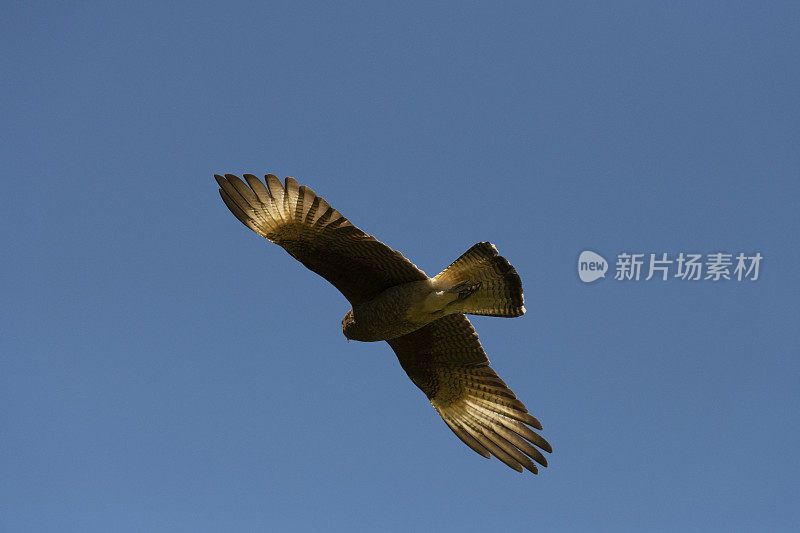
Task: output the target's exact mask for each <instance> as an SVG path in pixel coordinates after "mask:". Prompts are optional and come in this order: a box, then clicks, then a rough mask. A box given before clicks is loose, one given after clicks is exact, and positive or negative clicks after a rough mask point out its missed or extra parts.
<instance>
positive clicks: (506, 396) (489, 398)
mask: <svg viewBox="0 0 800 533" xmlns="http://www.w3.org/2000/svg"><path fill="white" fill-rule="evenodd" d="M387 342H388V343H389V345H390V346H391V347H392V349H393V350H394V352H395V353H396V354H397V358H398V359H399V360H400V365H401V366H402V367H403V370H405V371H406V373H407V374H408V377H410V378H411V381H413V382H414V384H415V385H416V386H417V387H419V388H420V389H421V390H422V392H424V393H425V394H426V395H427V396H428V399H429V400H430V402H431V404H432V405H433V408H434V409H436V412H438V413H439V415H440V416H441V417H442V419H443V420H444V421H445V423H446V424H447V425H448V426H449V427H450V429H451V430H453V433H455V434H456V436H457V437H458V438H459V439H461V440H462V441H463V442H464V444H466V445H467V446H469V447H470V448H472V449H473V450H475V451H476V452H477V453H479V454H481V455H483V456H484V457H486V458H489V457H491V456H492V455H494V456H495V457H497V458H498V459H500V460H501V461H503V462H504V463H505V464H507V465H508V466H510V467H511V468H513V469H514V470H517V471H519V472H522V468H523V467H525V468H527V469H528V470H530V471H531V472H533V473H534V474H536V473H538V469H537V467H536V465H535V464H534V461H536V462H537V463H539V464H540V465H542V466H547V460H546V459H545V457H544V455H542V453H541V452H540V451H539V450H538V449H537V448H536V447H535V446H534V445H536V446H538V447H539V448H541V449H542V450H544V451H546V452H552V451H553V449H552V448H551V447H550V444H548V442H547V441H546V440H544V439H543V438H542V437H541V436H540V435H538V434H537V433H535V432H534V431H533V430H532V429H531V428H529V427H528V426H532V427H534V428H536V429H539V430H541V429H542V425H541V424H540V423H539V421H538V420H536V418H534V417H533V416H531V415H530V414H528V410H527V409H526V408H525V406H524V405H523V404H522V402H520V401H519V400H518V399H517V397H516V396H515V395H514V393H513V392H511V389H509V388H508V387H507V386H506V384H505V383H504V382H503V380H502V379H500V378H499V377H498V376H497V374H495V372H494V370H492V369H491V368H490V367H489V360H488V359H487V358H486V352H484V351H483V347H481V343H480V341H479V340H478V334H477V333H475V328H473V327H472V324H470V322H469V320H468V319H467V317H466V316H464V315H448V316H446V317H443V318H440V319H439V320H436V321H435V322H431V323H430V324H428V325H427V326H425V327H423V328H420V329H418V330H417V331H414V332H413V333H409V334H408V335H404V336H402V337H398V338H396V339H392V340H389V341H387Z"/></svg>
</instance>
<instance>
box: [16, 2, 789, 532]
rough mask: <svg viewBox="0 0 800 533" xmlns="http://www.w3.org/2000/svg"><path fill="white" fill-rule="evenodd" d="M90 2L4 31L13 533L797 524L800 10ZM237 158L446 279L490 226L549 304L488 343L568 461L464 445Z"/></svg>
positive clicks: (529, 285) (39, 8)
mask: <svg viewBox="0 0 800 533" xmlns="http://www.w3.org/2000/svg"><path fill="white" fill-rule="evenodd" d="M73 4H74V3H55V2H52V3H28V2H5V3H4V6H3V15H2V17H0V44H1V45H2V55H1V56H0V57H1V58H2V59H1V61H2V63H1V64H0V67H1V69H0V70H2V73H3V74H2V81H0V110H1V114H2V121H0V124H1V125H2V127H1V128H0V132H2V143H0V154H2V162H3V165H4V174H5V176H6V178H5V180H4V189H3V191H4V192H3V197H4V200H5V201H4V206H3V209H2V212H1V213H0V218H2V225H3V238H2V241H0V254H2V257H3V261H2V262H1V263H0V274H1V275H0V283H2V287H0V288H1V289H2V294H3V302H4V303H3V305H2V306H0V334H1V335H0V479H2V482H0V530H3V531H15V532H16V531H80V532H87V531H170V532H175V531H187V532H197V531H259V530H261V531H265V530H268V528H273V529H272V530H277V531H280V530H297V531H313V530H329V531H336V530H340V531H352V530H354V528H360V529H362V530H371V531H409V530H417V531H421V530H433V529H435V530H437V531H478V530H484V531H485V530H489V529H491V530H497V531H523V530H530V529H537V530H541V531H643V530H647V531H676V530H689V531H731V530H774V531H781V530H784V531H785V530H796V528H797V527H798V526H800V510H798V507H797V495H798V493H800V487H799V486H798V485H799V483H798V479H800V460H798V452H797V450H798V447H799V446H800V429H799V428H798V410H800V360H799V359H798V357H799V356H800V353H799V351H798V347H800V333H799V332H798V318H800V312H799V310H798V297H800V290H799V289H800V283H798V279H797V278H798V265H800V252H799V251H798V237H797V235H798V232H799V231H800V217H798V208H800V180H799V178H800V149H798V147H800V98H798V95H800V55H799V53H798V51H799V50H800V7H798V5H797V4H796V3H792V2H770V3H767V4H762V3H757V2H703V3H702V5H698V3H697V2H669V3H667V2H612V3H595V2H577V3H571V2H566V3H565V2H553V3H549V4H538V3H537V4H534V3H529V2H485V3H473V2H467V3H464V2H452V3H430V2H420V3H409V2H404V3H397V2H372V3H370V2H359V3H349V2H344V3H335V5H334V3H325V4H323V3H308V4H298V3H296V2H280V3H276V2H226V3H219V4H208V3H206V4H203V3H197V2H170V3H163V4H158V3H149V4H140V3H130V2H88V3H86V2H82V3H78V5H73ZM214 172H218V173H220V172H233V173H238V174H241V173H243V172H252V173H255V174H259V175H263V174H265V173H266V172H273V173H275V174H278V175H280V176H286V175H290V176H294V177H296V178H297V179H298V180H299V181H300V183H302V184H307V185H309V186H310V187H312V188H313V189H314V190H315V191H316V192H317V193H318V194H320V195H321V196H323V197H324V198H326V199H327V200H328V201H329V202H330V203H331V204H332V205H333V206H334V207H336V208H337V209H339V210H340V211H341V212H342V213H343V214H344V215H345V216H347V217H348V218H350V219H351V220H352V221H353V223H355V224H356V225H358V226H360V227H361V228H363V229H364V230H365V231H367V232H368V233H372V234H374V235H376V236H377V237H378V238H380V239H381V240H383V241H384V242H386V243H387V244H389V245H390V246H392V247H394V248H396V249H399V250H402V251H403V253H404V254H405V255H406V256H408V257H409V258H411V259H412V260H413V261H414V262H415V263H416V264H417V265H419V266H420V268H422V269H423V270H425V271H426V272H427V273H429V274H435V273H437V272H438V271H439V270H440V269H441V268H442V267H444V266H446V265H447V264H449V262H450V261H452V260H453V259H455V258H456V257H457V256H458V255H459V254H461V253H462V252H463V251H465V250H466V249H467V248H468V247H469V246H470V245H472V244H473V243H475V242H478V241H483V240H489V241H491V242H493V243H495V244H496V245H497V247H498V248H499V250H500V251H501V253H502V254H503V255H505V256H506V257H507V258H508V259H509V260H510V261H511V263H512V264H513V265H514V266H516V268H517V270H518V271H519V273H520V275H521V277H522V280H523V283H524V288H525V295H526V304H527V309H528V313H527V314H526V315H525V316H524V317H522V318H519V319H513V320H510V319H499V318H487V317H478V318H476V319H475V320H474V321H473V323H474V324H475V326H476V328H477V330H478V332H479V334H480V335H481V339H482V341H483V344H484V347H485V349H486V351H487V352H488V354H489V358H490V359H491V361H492V363H493V367H494V368H495V370H496V371H497V372H498V373H499V374H500V375H501V376H502V377H503V378H504V379H505V380H506V381H507V382H508V384H509V386H511V388H512V389H513V390H514V391H515V392H516V393H517V395H518V396H519V397H520V399H522V400H523V401H524V402H525V403H526V405H527V406H528V407H529V409H530V410H531V412H533V413H534V414H535V415H536V416H537V417H538V418H539V419H540V420H541V421H542V423H543V424H544V428H545V429H544V432H543V434H544V435H545V436H546V437H547V439H548V440H549V441H550V442H551V443H552V444H553V448H554V453H553V454H552V456H551V457H550V460H551V464H550V467H549V468H547V469H543V470H542V472H541V473H540V475H539V476H532V475H519V474H517V473H515V472H513V471H511V470H510V469H508V468H506V467H505V466H504V465H502V464H501V463H500V462H499V461H497V460H496V459H493V460H491V461H486V460H484V459H482V458H481V457H479V456H478V455H476V454H474V453H473V452H472V451H470V450H469V449H467V448H466V447H465V446H463V445H462V444H461V443H460V442H459V441H457V440H456V438H455V436H453V435H452V434H451V433H450V432H449V430H448V429H447V428H446V426H445V425H444V424H443V423H442V421H441V420H440V419H439V417H438V416H437V415H436V413H435V412H434V411H433V409H432V408H431V407H430V405H429V404H428V402H427V401H426V399H425V397H424V396H423V394H422V393H421V392H420V391H419V390H417V389H416V388H415V387H414V386H413V385H412V384H411V382H410V381H409V380H408V378H407V377H406V376H405V374H404V373H403V371H402V370H401V369H400V366H399V364H398V363H397V360H396V358H395V356H394V355H393V353H392V352H391V350H390V349H389V347H388V346H387V345H386V344H385V343H375V344H362V343H357V342H349V343H348V342H346V341H345V339H344V337H343V335H342V333H341V329H340V319H341V317H342V315H344V313H345V312H346V311H347V309H348V304H347V302H346V301H345V299H344V298H343V297H342V296H341V295H340V294H339V293H338V292H337V291H336V290H335V289H334V288H333V287H332V286H330V285H328V284H327V283H326V282H325V281H324V280H323V279H321V278H319V277H317V276H316V275H314V274H313V273H311V272H309V271H307V270H305V269H304V268H302V267H301V266H300V265H299V264H297V263H296V262H295V261H294V260H293V259H292V258H291V257H289V256H288V255H287V254H286V253H285V252H284V251H283V250H281V249H280V248H278V247H277V246H274V245H272V244H270V243H267V242H266V241H264V240H263V239H260V238H259V237H257V236H256V235H255V234H253V233H252V232H249V231H248V230H247V229H246V228H244V226H242V225H241V224H239V222H237V221H236V220H235V219H234V218H233V217H232V216H231V214H230V213H229V212H228V210H227V209H226V208H225V207H224V205H223V204H222V202H221V201H220V199H219V196H218V194H217V186H216V184H215V183H214V181H213V179H212V173H214ZM585 249H590V250H595V251H597V252H599V253H601V254H603V255H604V256H605V257H607V258H609V259H610V260H612V261H613V260H614V258H615V256H616V254H618V253H620V252H641V253H651V252H653V253H661V252H667V253H670V254H675V253H678V252H681V251H683V252H700V253H703V254H708V253H713V252H719V251H724V252H729V253H738V252H747V253H753V252H756V251H758V252H760V253H761V254H762V255H763V257H764V260H763V263H762V265H761V272H760V279H759V280H758V281H755V282H735V281H723V282H718V283H714V282H712V281H700V282H695V283H691V282H685V281H681V280H674V279H673V280H672V281H668V282H658V281H655V280H651V281H650V282H645V281H639V282H633V281H630V282H621V281H614V280H613V277H607V279H605V280H600V281H597V282H595V283H593V284H584V283H582V282H581V281H580V280H579V279H578V275H577V268H576V260H577V257H578V254H579V253H580V252H581V251H582V250H585Z"/></svg>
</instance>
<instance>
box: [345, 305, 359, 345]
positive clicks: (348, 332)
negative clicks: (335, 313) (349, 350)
mask: <svg viewBox="0 0 800 533" xmlns="http://www.w3.org/2000/svg"><path fill="white" fill-rule="evenodd" d="M342 333H344V336H345V337H347V340H350V339H355V336H356V317H355V316H353V310H352V309H351V310H349V311H348V312H347V314H346V315H344V318H343V319H342Z"/></svg>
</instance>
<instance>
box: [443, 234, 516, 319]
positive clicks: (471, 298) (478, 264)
mask: <svg viewBox="0 0 800 533" xmlns="http://www.w3.org/2000/svg"><path fill="white" fill-rule="evenodd" d="M433 282H434V286H435V287H436V288H437V289H438V290H440V291H441V290H443V291H446V292H451V293H456V294H457V295H458V298H457V299H456V300H455V301H454V302H453V303H452V304H451V305H454V306H457V307H458V309H459V312H461V313H465V314H470V315H489V316H503V317H515V316H521V315H523V314H525V305H524V304H525V302H524V299H523V296H522V281H521V280H520V279H519V275H518V274H517V271H516V270H514V267H513V266H511V265H510V264H509V262H508V261H507V260H506V258H505V257H502V256H500V255H498V252H497V248H495V247H494V245H493V244H492V243H490V242H479V243H478V244H476V245H474V246H473V247H472V248H470V249H469V250H467V251H466V252H464V254H463V255H462V256H461V257H459V258H458V259H456V260H455V261H453V264H451V265H450V266H449V267H447V268H445V269H444V270H443V271H442V272H441V273H440V274H439V275H438V276H436V277H435V278H433Z"/></svg>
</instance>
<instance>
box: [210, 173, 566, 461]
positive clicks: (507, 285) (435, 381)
mask: <svg viewBox="0 0 800 533" xmlns="http://www.w3.org/2000/svg"><path fill="white" fill-rule="evenodd" d="M214 177H215V178H216V180H217V182H218V183H219V186H220V190H219V193H220V195H221V196H222V200H223V201H224V202H225V205H226V206H228V209H230V210H231V212H232V213H233V214H234V215H235V216H236V218H238V219H239V221H240V222H242V224H244V225H245V226H247V227H248V228H250V229H251V230H253V231H254V232H256V233H257V234H259V235H261V236H262V237H264V238H266V239H267V240H269V241H271V242H274V243H275V244H278V245H280V246H281V247H283V248H284V249H285V250H286V251H287V252H289V254H290V255H291V256H292V257H294V258H295V259H297V260H298V261H300V262H301V263H303V265H305V266H306V267H307V268H308V269H310V270H312V271H314V272H316V273H317V274H319V275H320V276H322V277H323V278H325V279H326V280H328V281H329V282H330V283H332V284H333V285H334V286H335V287H336V288H337V289H339V291H341V292H342V294H343V295H344V296H345V298H347V300H348V301H349V302H350V304H351V305H352V308H351V309H350V310H349V311H348V312H347V314H346V315H345V316H344V318H343V319H342V332H343V333H344V335H345V337H347V338H348V339H352V340H358V341H382V340H385V341H386V342H388V343H389V346H391V347H392V350H394V352H395V354H397V358H398V359H399V360H400V365H401V366H402V367H403V370H405V371H406V373H407V374H408V377H409V378H411V381H412V382H413V383H414V384H415V385H416V386H417V387H419V388H420V389H421V390H422V392H424V393H425V395H426V396H427V397H428V399H429V400H430V402H431V404H432V405H433V408H434V409H436V412H437V413H439V415H440V416H441V417H442V420H444V422H445V424H447V426H448V427H449V428H450V429H451V430H452V431H453V433H455V434H456V436H457V437H458V438H459V439H461V440H462V441H463V442H464V444H466V445H467V446H469V447H470V448H472V449H473V450H474V451H475V452H477V453H479V454H480V455H482V456H484V457H486V458H487V459H488V458H491V456H492V455H494V456H496V457H497V458H498V459H499V460H500V461H502V462H503V463H505V464H506V465H508V466H509V467H511V468H513V469H514V470H517V471H518V472H522V471H523V467H524V468H526V469H528V470H529V471H531V472H533V473H534V474H536V473H538V468H537V466H536V463H539V464H540V465H542V466H547V460H546V459H545V457H544V455H542V453H541V452H540V451H539V449H538V448H541V449H542V450H544V451H546V452H552V448H551V447H550V444H548V442H547V441H546V440H545V439H544V438H542V437H541V436H540V435H539V434H538V433H536V432H534V431H533V430H532V429H531V427H533V428H535V429H538V430H541V429H542V425H541V424H540V423H539V421H538V420H537V419H536V418H534V417H533V416H532V415H530V414H529V413H528V410H527V409H526V408H525V406H524V405H523V404H522V402H520V401H519V400H518V399H517V397H516V396H515V395H514V393H513V392H511V390H510V389H509V388H508V387H507V386H506V384H505V383H504V382H503V380H502V379H500V378H499V377H498V375H497V374H495V372H494V370H492V369H491V368H490V367H489V360H488V359H487V357H486V353H485V352H484V351H483V348H482V347H481V343H480V342H479V341H478V335H477V334H476V333H475V329H474V328H473V327H472V324H470V322H469V320H468V319H467V317H466V316H465V315H466V314H472V315H488V316H500V317H517V316H521V315H522V314H524V313H525V307H524V306H523V297H522V282H521V281H520V278H519V275H518V274H517V271H516V270H514V267H512V266H511V265H510V264H509V262H508V261H507V260H506V259H505V258H503V257H501V256H500V255H498V252H497V249H496V248H495V247H494V245H492V244H491V243H488V242H479V243H478V244H475V245H474V246H472V247H471V248H470V249H469V250H467V251H466V252H465V253H464V254H463V255H462V256H461V257H459V258H458V259H456V260H455V261H454V262H453V263H452V264H451V265H450V266H448V267H447V268H446V269H444V270H443V271H442V272H441V273H440V274H438V275H436V276H435V277H433V278H429V277H428V276H427V275H425V273H424V272H423V271H422V270H420V269H419V268H417V267H416V265H414V264H413V263H412V262H411V261H409V260H408V259H406V258H405V257H403V255H402V254H401V253H400V252H398V251H395V250H392V249H391V248H389V247H388V246H386V245H385V244H383V243H382V242H381V241H379V240H378V239H376V238H375V237H373V236H371V235H367V234H366V233H364V232H363V231H361V230H360V229H358V228H357V227H356V226H354V225H353V224H352V223H351V222H350V221H349V220H347V219H346V218H345V217H343V216H342V215H341V213H339V211H337V210H336V209H333V208H332V207H331V206H330V205H329V204H328V202H326V201H325V200H323V199H322V198H320V197H319V196H317V195H316V194H315V193H314V191H312V190H311V189H309V188H308V187H305V186H300V185H299V184H298V183H297V181H296V180H295V179H294V178H286V180H285V184H283V183H281V181H280V180H279V179H278V178H277V177H276V176H275V175H273V174H267V175H266V176H265V180H264V182H262V181H260V180H259V179H258V178H256V177H255V176H254V175H252V174H245V175H244V180H242V179H240V178H239V177H237V176H234V175H233V174H225V175H224V176H220V175H217V174H215V175H214ZM529 426H531V427H529ZM537 447H538V448H537ZM534 461H535V462H534Z"/></svg>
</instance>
